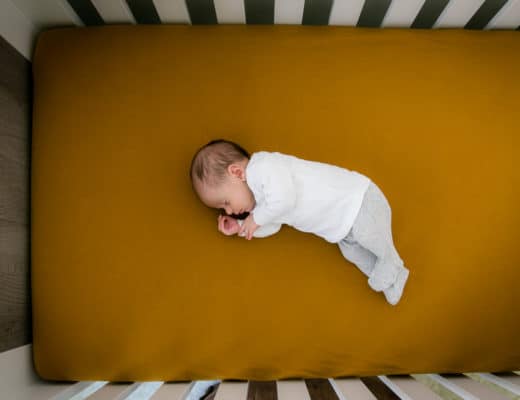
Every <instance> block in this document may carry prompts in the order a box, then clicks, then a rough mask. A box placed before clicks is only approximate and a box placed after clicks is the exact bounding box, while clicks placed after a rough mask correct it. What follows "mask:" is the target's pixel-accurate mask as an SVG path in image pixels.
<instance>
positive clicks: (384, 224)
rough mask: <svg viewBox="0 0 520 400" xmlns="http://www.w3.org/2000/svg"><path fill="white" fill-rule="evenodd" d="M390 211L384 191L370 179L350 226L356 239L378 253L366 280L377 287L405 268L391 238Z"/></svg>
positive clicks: (389, 281) (392, 281)
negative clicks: (356, 214)
mask: <svg viewBox="0 0 520 400" xmlns="http://www.w3.org/2000/svg"><path fill="white" fill-rule="evenodd" d="M391 221H392V212H391V209H390V205H389V204H388V201H387V200H386V197H385V196H384V194H383V192H381V190H380V189H379V188H378V187H377V185H376V184H375V183H373V182H372V183H371V184H370V186H369V187H368V189H367V193H366V194H365V198H364V199H363V204H362V205H361V209H360V211H359V214H358V216H357V217H356V220H355V222H354V225H353V227H352V234H353V237H354V238H355V240H356V241H357V242H358V243H359V244H360V245H361V246H363V247H364V248H366V249H368V250H370V251H371V252H372V253H373V254H375V256H376V257H377V261H376V262H375V265H374V268H373V270H372V272H371V273H370V277H369V279H368V284H369V285H370V287H371V288H372V289H373V290H375V291H377V292H380V291H383V290H385V289H388V288H389V287H390V286H391V285H392V284H393V283H394V282H395V281H396V279H397V276H398V274H399V272H402V271H404V270H405V269H406V267H404V264H403V260H402V259H401V257H400V256H399V254H398V252H397V250H396V249H395V246H394V243H393V238H392V227H391Z"/></svg>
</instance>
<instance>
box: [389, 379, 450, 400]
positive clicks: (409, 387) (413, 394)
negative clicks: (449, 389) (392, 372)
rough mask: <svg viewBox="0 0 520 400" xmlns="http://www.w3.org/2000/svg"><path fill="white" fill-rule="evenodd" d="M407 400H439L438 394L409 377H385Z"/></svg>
mask: <svg viewBox="0 0 520 400" xmlns="http://www.w3.org/2000/svg"><path fill="white" fill-rule="evenodd" d="M387 378H388V379H389V380H390V381H392V383H393V384H394V385H395V386H397V387H398V388H399V390H401V391H402V392H403V393H404V394H405V395H406V396H407V397H408V398H411V399H418V400H440V399H442V397H440V396H439V395H438V394H436V393H435V392H434V391H432V390H431V389H430V388H429V387H428V386H426V385H424V384H422V383H421V382H419V381H418V380H416V379H414V378H412V377H411V376H409V375H396V376H387Z"/></svg>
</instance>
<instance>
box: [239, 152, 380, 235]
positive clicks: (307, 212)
mask: <svg viewBox="0 0 520 400" xmlns="http://www.w3.org/2000/svg"><path fill="white" fill-rule="evenodd" d="M245 174H246V182H247V184H248V186H249V188H250V189H251V191H252V192H253V195H254V197H255V201H256V206H255V208H254V209H253V210H251V214H252V215H253V219H254V221H255V222H256V224H258V225H260V227H259V228H258V229H257V230H256V231H255V232H254V233H253V237H257V238H261V237H266V236H270V235H273V234H275V233H277V232H278V231H279V230H280V229H281V227H282V225H283V224H287V225H289V226H292V227H293V228H295V229H298V230H300V231H303V232H309V233H313V234H315V235H317V236H320V237H322V238H323V239H325V240H326V241H328V242H331V243H337V242H339V241H341V240H342V239H343V238H344V237H345V236H347V234H348V232H349V231H350V229H351V228H352V225H353V224H354V220H355V219H356V216H357V215H358V212H359V209H360V208H361V203H362V201H363V196H364V195H365V192H366V190H367V189H368V186H369V184H370V182H371V180H370V178H368V177H367V176H365V175H362V174H360V173H358V172H356V171H351V170H348V169H346V168H342V167H338V166H335V165H331V164H326V163H322V162H318V161H309V160H304V159H301V158H298V157H295V156H292V155H289V154H284V153H279V152H267V151H259V152H256V153H253V154H252V155H251V158H250V160H249V163H248V164H247V167H246V170H245ZM238 223H239V224H240V225H242V224H243V220H238Z"/></svg>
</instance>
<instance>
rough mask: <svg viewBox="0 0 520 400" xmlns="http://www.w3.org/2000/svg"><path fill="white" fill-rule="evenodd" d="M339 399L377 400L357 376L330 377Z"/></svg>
mask: <svg viewBox="0 0 520 400" xmlns="http://www.w3.org/2000/svg"><path fill="white" fill-rule="evenodd" d="M330 382H331V385H332V387H333V388H334V390H335V391H336V393H337V394H338V397H339V398H340V399H342V398H344V399H347V400H348V399H356V400H377V399H376V397H375V396H374V395H373V394H372V392H371V391H370V390H368V388H367V387H366V386H365V384H364V383H363V382H362V381H361V379H359V378H339V379H330Z"/></svg>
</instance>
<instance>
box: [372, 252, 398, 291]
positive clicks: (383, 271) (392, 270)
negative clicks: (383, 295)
mask: <svg viewBox="0 0 520 400" xmlns="http://www.w3.org/2000/svg"><path fill="white" fill-rule="evenodd" d="M399 268H400V266H399V265H396V264H391V263H388V262H384V263H382V262H381V261H380V260H379V259H378V260H377V262H376V265H375V267H374V269H373V271H372V272H371V274H370V278H368V285H369V286H370V287H371V288H372V289H373V290H375V291H376V292H381V291H383V290H386V289H388V288H389V287H390V286H391V285H393V283H394V282H395V281H396V279H397V274H398V273H399Z"/></svg>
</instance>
